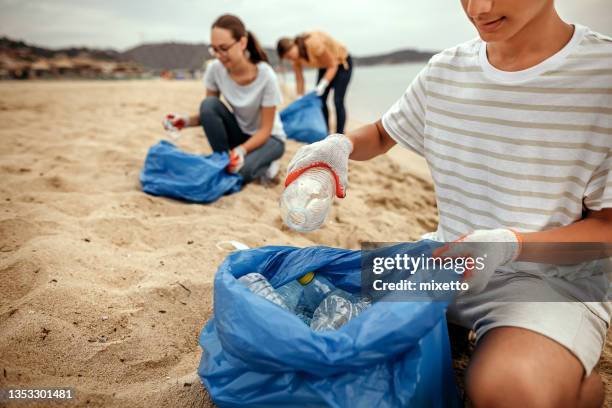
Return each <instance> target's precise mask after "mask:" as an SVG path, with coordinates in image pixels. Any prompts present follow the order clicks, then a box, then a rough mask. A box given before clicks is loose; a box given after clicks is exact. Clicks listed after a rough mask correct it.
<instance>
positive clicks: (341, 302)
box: [310, 289, 371, 331]
mask: <svg viewBox="0 0 612 408" xmlns="http://www.w3.org/2000/svg"><path fill="white" fill-rule="evenodd" d="M370 306H371V302H370V301H369V300H368V299H366V298H359V297H356V296H354V295H351V294H350V293H348V292H345V291H343V290H340V289H337V290H335V291H333V292H332V293H330V294H329V295H328V296H327V297H326V298H325V299H324V300H323V302H321V304H320V305H319V307H317V309H316V310H315V312H314V315H313V316H312V320H311V322H310V328H311V329H312V330H314V331H326V330H337V329H339V328H340V327H342V326H344V325H345V324H346V323H347V322H348V321H349V320H351V319H353V318H354V317H356V316H357V315H359V314H360V313H361V312H363V311H364V310H365V309H367V308H368V307H370Z"/></svg>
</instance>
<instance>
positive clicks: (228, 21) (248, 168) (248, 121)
mask: <svg viewBox="0 0 612 408" xmlns="http://www.w3.org/2000/svg"><path fill="white" fill-rule="evenodd" d="M210 43H211V45H210V49H209V51H210V52H211V54H212V55H214V56H215V57H216V58H217V59H216V60H215V61H214V62H212V63H211V64H210V65H209V66H208V68H207V69H206V73H205V75H204V85H205V86H206V99H204V101H203V102H202V104H201V105H200V113H199V115H194V116H189V117H186V116H181V115H176V114H172V115H168V117H167V118H168V119H169V120H170V123H172V125H173V126H174V127H176V128H178V129H182V128H184V127H188V126H199V125H201V126H202V127H203V128H204V132H205V133H206V137H207V138H208V142H209V143H210V146H211V147H212V149H213V151H215V152H222V151H230V164H229V165H228V168H227V170H228V171H229V172H232V173H240V174H241V175H242V176H243V177H244V180H245V182H250V181H253V180H254V179H257V178H258V177H260V176H262V175H264V174H265V173H266V170H268V168H269V167H270V164H271V163H272V162H273V161H275V160H277V159H279V158H280V157H281V156H282V155H283V152H284V151H285V143H284V142H285V139H286V136H285V132H284V131H283V125H282V122H281V120H280V117H279V114H278V112H277V111H276V106H277V105H279V104H280V103H281V92H280V88H279V85H278V81H277V78H276V74H275V72H274V70H273V69H272V67H271V66H270V65H269V64H268V58H267V56H266V53H265V52H264V50H263V49H262V48H261V46H260V45H259V43H258V41H257V39H256V38H255V36H253V34H252V33H251V32H249V31H247V30H246V28H245V26H244V24H243V23H242V21H241V20H240V19H239V18H238V17H236V16H233V15H229V14H226V15H223V16H221V17H219V18H218V19H217V20H216V21H215V22H214V23H213V25H212V31H211V41H210ZM221 95H223V96H224V98H225V100H226V101H227V102H228V104H229V105H230V106H231V108H232V111H230V110H229V109H228V108H227V107H226V106H225V105H224V104H223V103H222V102H221V100H220V99H219V97H220V96H221Z"/></svg>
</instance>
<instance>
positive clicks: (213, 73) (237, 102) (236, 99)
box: [204, 60, 287, 140]
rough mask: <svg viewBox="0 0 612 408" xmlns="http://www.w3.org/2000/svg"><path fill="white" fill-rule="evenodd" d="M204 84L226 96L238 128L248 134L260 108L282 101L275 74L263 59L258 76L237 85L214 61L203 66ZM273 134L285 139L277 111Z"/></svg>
mask: <svg viewBox="0 0 612 408" xmlns="http://www.w3.org/2000/svg"><path fill="white" fill-rule="evenodd" d="M204 86H206V89H210V90H211V91H216V92H220V93H221V94H222V95H223V96H224V97H225V99H226V100H227V102H228V103H229V105H230V106H231V107H232V110H233V112H234V116H236V121H237V122H238V125H239V126H240V129H241V130H242V131H243V132H244V133H246V134H248V135H252V134H253V133H255V132H256V131H257V130H258V129H259V126H260V122H261V112H260V110H261V108H262V107H271V106H278V105H280V104H281V103H282V95H281V92H280V87H279V85H278V80H277V78H276V73H275V72H274V70H273V69H272V67H271V66H270V65H269V64H267V63H265V62H260V63H258V64H257V77H256V78H255V80H254V81H253V82H251V83H250V84H248V85H238V84H237V83H236V82H235V81H234V80H233V79H232V78H231V77H230V75H229V72H227V69H226V68H225V67H224V66H223V64H221V62H219V60H215V61H213V62H212V63H211V64H210V65H209V66H208V68H207V69H206V73H205V75H204ZM272 135H274V136H276V137H278V138H279V139H281V140H285V139H286V138H287V136H286V135H285V131H284V130H283V123H282V122H281V120H280V115H279V114H278V111H276V113H275V115H274V124H273V126H272Z"/></svg>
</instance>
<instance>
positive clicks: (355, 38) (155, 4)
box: [0, 0, 612, 55]
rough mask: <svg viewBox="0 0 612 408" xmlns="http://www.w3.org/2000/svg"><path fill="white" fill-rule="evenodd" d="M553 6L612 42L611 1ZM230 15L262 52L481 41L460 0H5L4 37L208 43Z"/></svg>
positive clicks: (565, 1)
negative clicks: (300, 40)
mask: <svg viewBox="0 0 612 408" xmlns="http://www.w3.org/2000/svg"><path fill="white" fill-rule="evenodd" d="M556 3H557V8H558V10H559V12H560V14H561V16H562V17H563V18H564V19H565V20H566V21H569V22H578V23H581V24H584V25H587V26H590V27H591V28H593V29H594V30H596V31H600V32H602V33H604V34H607V35H612V7H611V0H557V1H556ZM227 12H231V13H234V14H237V15H238V16H240V17H241V18H242V19H243V21H244V22H245V23H246V25H247V27H248V28H249V29H251V30H252V31H253V32H254V33H255V34H257V36H258V37H259V38H260V41H261V42H262V43H263V44H264V45H267V46H271V45H273V44H275V43H276V40H277V39H278V38H279V37H280V36H283V35H294V34H296V33H299V32H301V31H307V30H311V29H315V28H318V29H322V30H325V31H327V32H329V33H331V34H332V35H333V36H335V37H336V38H338V39H339V40H341V41H342V42H344V43H345V44H346V45H347V46H348V47H349V49H350V50H351V52H352V53H353V54H355V55H365V54H371V53H377V52H384V51H390V50H394V49H400V48H406V47H412V48H420V49H435V50H437V49H443V48H446V47H450V46H453V45H455V44H457V43H459V42H462V41H465V40H468V39H470V38H472V37H474V36H475V35H476V31H475V30H474V28H473V27H472V26H471V25H470V24H469V23H468V21H467V19H466V17H465V16H464V14H463V10H462V9H461V4H460V1H459V0H429V1H425V0H420V1H417V0H380V1H372V0H328V1H324V2H323V1H320V0H310V1H308V0H259V1H255V0H250V1H249V0H206V1H196V0H176V1H168V0H149V1H146V2H145V1H132V0H106V1H103V0H99V1H94V0H81V1H75V0H47V1H43V0H0V35H7V36H9V37H12V38H18V39H23V40H25V41H27V42H31V43H34V44H39V45H43V46H48V47H52V48H57V47H65V46H80V45H85V46H94V47H101V48H106V47H110V48H116V49H120V50H123V49H127V48H129V47H132V46H134V45H137V44H139V43H142V42H160V41H171V40H174V41H181V42H207V41H208V39H209V28H210V25H211V23H212V22H213V20H214V19H215V18H216V17H217V16H218V15H220V14H223V13H227Z"/></svg>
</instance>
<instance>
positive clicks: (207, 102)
mask: <svg viewBox="0 0 612 408" xmlns="http://www.w3.org/2000/svg"><path fill="white" fill-rule="evenodd" d="M200 124H201V125H202V127H203V128H204V132H205V133H206V138H208V143H210V147H212V149H213V151H215V152H226V151H228V150H230V149H233V148H234V147H236V146H238V145H240V144H242V143H244V142H246V141H247V139H249V138H250V137H251V136H250V135H247V134H246V133H243V132H242V130H241V129H240V126H238V122H237V121H236V117H235V116H234V114H233V113H232V112H230V110H229V109H227V107H226V106H225V105H224V104H223V102H221V100H220V99H219V98H217V97H216V96H209V97H207V98H206V99H204V100H203V101H202V103H201V104H200ZM284 151H285V143H283V142H282V141H280V140H279V139H277V138H276V137H274V136H270V137H269V138H268V140H267V141H266V143H264V144H263V145H262V146H260V147H258V148H257V149H255V150H253V151H252V152H249V154H247V155H246V157H245V159H244V166H242V169H240V172H239V173H240V174H241V175H242V177H244V181H245V182H246V183H248V182H251V181H253V180H254V179H256V178H258V177H260V176H262V175H263V174H264V173H265V172H266V169H267V168H268V166H269V165H270V163H272V162H273V161H274V160H276V159H279V158H280V157H281V156H282V155H283V153H284Z"/></svg>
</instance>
